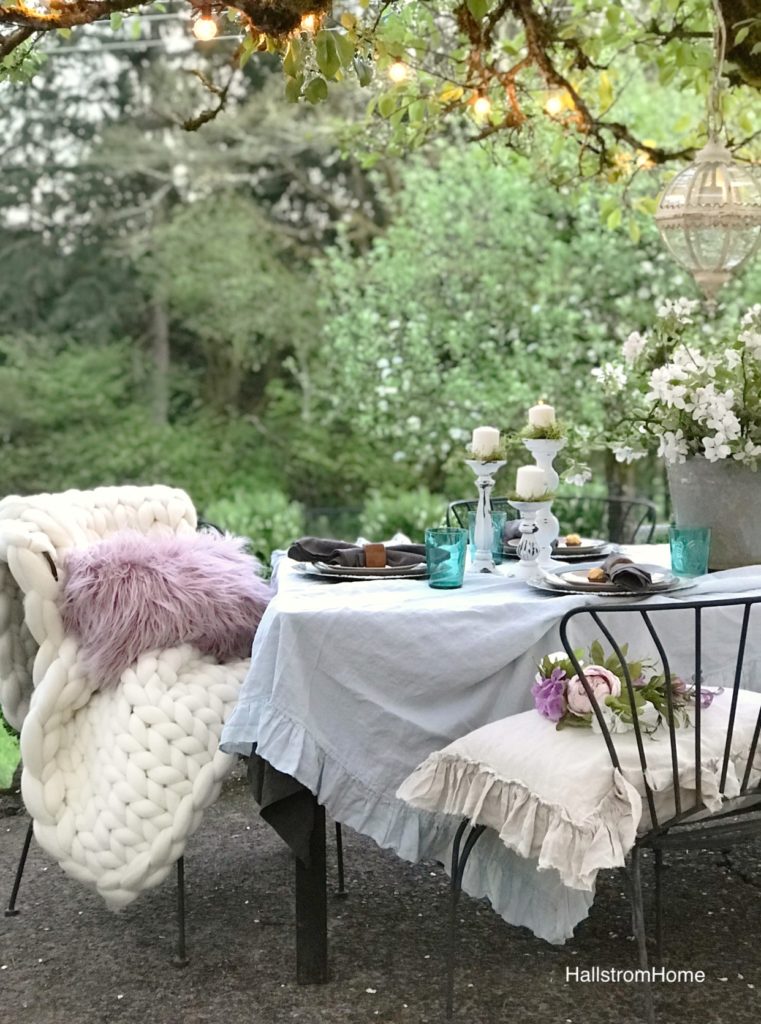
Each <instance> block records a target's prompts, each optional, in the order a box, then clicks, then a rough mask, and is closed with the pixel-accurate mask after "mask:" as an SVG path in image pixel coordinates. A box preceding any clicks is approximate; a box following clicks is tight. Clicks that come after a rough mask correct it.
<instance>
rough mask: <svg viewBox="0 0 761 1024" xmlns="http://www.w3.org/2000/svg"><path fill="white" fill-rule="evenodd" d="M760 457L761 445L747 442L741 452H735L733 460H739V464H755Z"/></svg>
mask: <svg viewBox="0 0 761 1024" xmlns="http://www.w3.org/2000/svg"><path fill="white" fill-rule="evenodd" d="M759 455H761V444H753V442H752V441H746V442H745V445H744V446H743V448H742V449H741V450H740V451H739V452H735V454H734V455H733V456H732V458H733V459H737V461H738V462H755V461H756V459H757V458H758V457H759Z"/></svg>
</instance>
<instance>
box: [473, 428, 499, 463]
mask: <svg viewBox="0 0 761 1024" xmlns="http://www.w3.org/2000/svg"><path fill="white" fill-rule="evenodd" d="M470 448H471V451H472V452H473V454H474V455H475V456H476V458H480V457H481V456H482V455H491V453H492V452H495V451H496V450H497V449H498V448H499V431H498V430H497V428H496V427H476V429H475V430H474V431H473V440H472V441H471V442H470Z"/></svg>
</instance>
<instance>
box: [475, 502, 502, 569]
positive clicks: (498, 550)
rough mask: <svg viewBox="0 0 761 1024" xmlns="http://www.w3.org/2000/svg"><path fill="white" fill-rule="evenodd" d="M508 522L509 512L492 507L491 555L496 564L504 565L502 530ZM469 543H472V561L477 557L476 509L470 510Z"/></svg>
mask: <svg viewBox="0 0 761 1024" xmlns="http://www.w3.org/2000/svg"><path fill="white" fill-rule="evenodd" d="M506 522H507V512H505V511H495V510H494V509H492V512H491V525H492V535H491V556H492V558H493V559H494V564H495V565H502V531H503V529H504V528H505V523H506ZM468 543H469V544H470V560H471V562H472V561H473V560H474V559H475V557H476V513H475V510H474V509H473V510H471V511H470V512H468Z"/></svg>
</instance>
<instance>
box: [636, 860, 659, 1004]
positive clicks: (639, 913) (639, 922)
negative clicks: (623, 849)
mask: <svg viewBox="0 0 761 1024" xmlns="http://www.w3.org/2000/svg"><path fill="white" fill-rule="evenodd" d="M641 855H642V850H641V849H640V848H639V847H638V846H635V847H634V849H633V850H632V859H631V877H632V925H633V928H634V937H635V939H636V940H637V949H638V951H639V965H640V967H641V968H642V970H643V971H647V970H648V961H647V935H646V933H645V905H644V901H643V899H642V865H641V861H640V858H641ZM643 992H644V995H645V1016H646V1018H647V1024H655V1009H654V1006H653V990H652V988H651V986H650V982H649V981H645V982H644V988H643Z"/></svg>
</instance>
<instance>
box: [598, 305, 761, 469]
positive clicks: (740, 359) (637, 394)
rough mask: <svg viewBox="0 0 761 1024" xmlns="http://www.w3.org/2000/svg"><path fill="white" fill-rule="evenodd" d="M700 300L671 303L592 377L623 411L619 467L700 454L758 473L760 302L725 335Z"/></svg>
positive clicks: (617, 447)
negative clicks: (651, 456) (654, 457)
mask: <svg viewBox="0 0 761 1024" xmlns="http://www.w3.org/2000/svg"><path fill="white" fill-rule="evenodd" d="M699 306H700V303H699V302H696V301H693V300H690V299H683V298H682V299H676V300H673V299H668V300H667V301H665V302H664V303H662V304H661V305H659V307H658V309H657V317H656V320H655V324H654V326H653V328H652V329H651V330H650V331H647V332H646V333H644V334H640V333H639V332H637V331H635V332H633V333H632V334H630V335H629V337H628V338H627V339H626V341H625V342H624V344H623V347H622V353H621V356H622V358H621V360H620V361H617V362H609V363H605V364H604V365H603V366H599V367H596V368H595V369H594V370H593V371H592V373H593V376H594V377H595V379H596V380H597V382H598V383H599V385H600V386H601V388H603V389H604V392H605V395H606V405H607V406H608V408H613V407H615V408H617V410H618V414H617V416H616V417H615V420H616V422H615V423H614V424H613V427H612V429H613V432H614V434H615V436H616V440H615V442H614V443H613V444H611V448H612V450H613V452H614V454H615V456H616V459H618V461H619V462H627V463H629V462H634V461H635V460H636V459H639V458H642V457H643V456H645V455H647V454H648V453H649V452H650V451H652V450H653V449H655V450H656V451H657V454H658V455H661V456H663V458H664V459H665V460H666V461H667V462H671V463H675V462H685V461H686V460H687V459H688V458H689V457H691V456H693V455H702V456H705V458H706V459H708V461H709V462H717V461H719V460H720V459H733V460H735V461H737V462H741V463H745V464H746V465H749V466H751V467H752V468H753V469H755V468H756V466H757V463H758V460H759V457H761V304H757V305H755V306H752V307H751V308H750V309H749V310H748V311H747V312H746V313H745V315H744V316H743V317H742V318H741V321H740V325H739V328H738V329H736V330H735V331H731V332H729V333H724V334H722V333H721V332H718V331H716V330H714V329H712V325H711V322H710V321H704V320H703V319H702V318H701V317H700V316H699V315H698V308H699Z"/></svg>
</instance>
